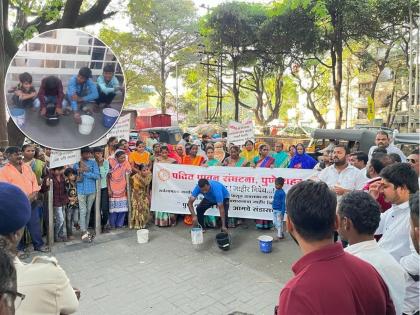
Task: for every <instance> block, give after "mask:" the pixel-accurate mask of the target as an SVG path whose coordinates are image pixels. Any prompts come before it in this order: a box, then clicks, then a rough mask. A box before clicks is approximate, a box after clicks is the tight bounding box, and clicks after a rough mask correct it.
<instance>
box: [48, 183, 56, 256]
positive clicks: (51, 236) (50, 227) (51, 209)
mask: <svg viewBox="0 0 420 315" xmlns="http://www.w3.org/2000/svg"><path fill="white" fill-rule="evenodd" d="M48 181H49V183H50V189H49V190H48V235H47V239H48V246H49V247H50V248H51V247H52V245H53V244H54V203H53V201H54V199H53V196H54V187H53V186H54V185H53V182H52V179H50V178H49V179H48Z"/></svg>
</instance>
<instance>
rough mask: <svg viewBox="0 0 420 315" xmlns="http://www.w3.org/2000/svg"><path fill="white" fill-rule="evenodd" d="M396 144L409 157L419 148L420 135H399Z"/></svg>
mask: <svg viewBox="0 0 420 315" xmlns="http://www.w3.org/2000/svg"><path fill="white" fill-rule="evenodd" d="M394 144H395V145H396V146H398V147H399V148H400V149H401V151H403V153H404V154H405V155H406V156H408V155H410V153H411V152H412V151H414V150H415V149H418V148H419V145H420V135H419V134H418V133H397V134H396V135H395V138H394Z"/></svg>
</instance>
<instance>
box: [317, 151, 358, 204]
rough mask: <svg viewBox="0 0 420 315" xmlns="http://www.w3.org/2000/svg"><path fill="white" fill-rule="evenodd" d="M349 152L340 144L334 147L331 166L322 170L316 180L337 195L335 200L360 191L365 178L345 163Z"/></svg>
mask: <svg viewBox="0 0 420 315" xmlns="http://www.w3.org/2000/svg"><path fill="white" fill-rule="evenodd" d="M348 154H349V150H348V148H347V147H345V146H344V145H342V144H338V145H336V146H335V148H334V151H333V162H334V164H333V165H330V166H328V167H327V168H325V169H323V170H322V171H321V172H320V173H319V176H318V178H319V179H320V180H321V181H323V182H324V183H326V184H327V185H328V186H329V187H330V188H331V189H332V190H333V191H335V193H336V194H337V200H340V199H341V197H342V196H343V195H344V194H346V193H348V192H350V191H353V190H362V188H363V186H364V184H365V182H366V178H365V176H364V174H362V172H361V171H360V170H359V169H357V168H355V167H354V166H352V165H350V164H348V163H347V158H348Z"/></svg>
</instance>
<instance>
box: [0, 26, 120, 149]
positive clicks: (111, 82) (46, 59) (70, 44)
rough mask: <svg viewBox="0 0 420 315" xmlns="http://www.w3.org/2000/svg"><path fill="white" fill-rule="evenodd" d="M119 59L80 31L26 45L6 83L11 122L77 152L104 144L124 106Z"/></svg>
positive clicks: (43, 141)
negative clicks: (93, 144)
mask: <svg viewBox="0 0 420 315" xmlns="http://www.w3.org/2000/svg"><path fill="white" fill-rule="evenodd" d="M124 95H125V86H124V74H123V71H122V69H121V66H120V64H119V62H118V60H117V56H115V55H114V53H113V52H112V51H111V49H110V48H109V47H107V46H106V45H105V44H104V43H103V42H102V41H101V40H99V39H98V38H96V37H94V36H92V35H90V34H88V33H86V32H84V31H80V30H73V29H56V30H53V31H48V32H45V33H42V34H40V35H39V36H37V37H34V38H32V39H31V40H30V41H29V42H27V43H26V44H24V45H23V46H22V47H21V48H20V50H19V51H18V52H17V53H16V55H15V57H14V58H13V60H12V61H11V63H10V65H9V68H8V71H7V74H6V81H5V96H6V103H7V107H8V111H9V115H10V118H11V119H13V121H14V122H15V124H16V125H17V126H18V127H19V129H20V130H21V131H22V132H23V133H24V134H25V135H26V136H27V137H28V138H30V139H31V140H32V141H34V142H37V143H39V144H41V145H43V146H45V147H49V148H52V149H55V150H75V149H78V148H81V147H84V146H88V145H90V144H92V143H95V142H97V141H98V140H99V139H101V138H102V137H103V136H104V135H105V134H106V133H107V132H108V131H109V130H110V128H112V126H114V124H115V123H116V121H117V119H118V117H119V116H120V114H121V110H122V106H123V103H124Z"/></svg>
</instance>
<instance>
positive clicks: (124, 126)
mask: <svg viewBox="0 0 420 315" xmlns="http://www.w3.org/2000/svg"><path fill="white" fill-rule="evenodd" d="M130 120H131V115H130V114H127V115H124V116H120V117H119V118H118V121H117V123H116V124H115V126H114V127H112V128H111V130H110V131H109V132H108V133H107V135H106V136H105V137H103V138H102V139H101V140H99V141H98V142H95V143H94V144H92V147H100V146H103V145H106V142H107V141H108V139H109V138H111V137H116V138H117V139H118V140H120V139H125V140H127V141H128V140H129V137H130Z"/></svg>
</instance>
